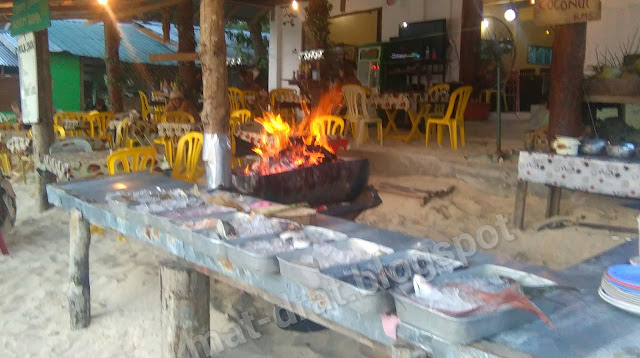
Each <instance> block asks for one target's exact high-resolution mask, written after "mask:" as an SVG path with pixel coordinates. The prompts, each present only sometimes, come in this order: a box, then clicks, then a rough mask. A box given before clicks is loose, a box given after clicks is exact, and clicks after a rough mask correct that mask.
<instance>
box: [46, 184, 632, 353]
mask: <svg viewBox="0 0 640 358" xmlns="http://www.w3.org/2000/svg"><path fill="white" fill-rule="evenodd" d="M156 186H159V187H165V188H167V187H175V188H183V189H189V188H191V187H192V186H193V185H192V184H190V183H186V182H180V181H176V180H173V179H170V178H167V177H164V176H160V175H153V174H149V173H136V174H128V175H116V176H109V177H102V178H98V179H93V180H83V181H76V182H68V183H59V184H53V185H49V186H47V194H48V197H49V201H50V202H51V203H52V204H53V205H55V206H58V207H60V208H63V209H65V210H69V211H71V212H72V215H71V220H70V223H69V226H70V233H71V235H70V241H71V247H70V251H71V255H70V280H71V282H70V283H71V289H70V290H69V294H70V303H71V304H72V305H71V306H70V313H71V320H72V322H73V321H74V320H77V319H79V318H82V317H78V316H76V315H74V313H75V312H77V311H78V308H82V309H83V310H84V312H90V305H91V302H90V285H89V282H90V281H89V245H90V234H89V224H90V223H91V224H95V225H99V226H101V227H106V228H111V229H114V230H116V231H119V232H121V233H123V234H124V235H126V236H127V237H132V238H137V239H139V240H142V241H144V242H147V243H150V244H152V245H154V246H157V247H159V248H161V249H163V250H166V251H167V252H169V253H171V254H173V255H175V256H177V257H178V258H182V259H184V260H186V261H188V262H189V263H191V264H192V265H194V267H196V268H197V269H198V270H199V271H201V272H204V273H206V274H208V275H210V276H211V277H214V278H216V279H218V280H220V281H223V282H225V283H228V284H229V285H232V286H235V287H237V288H240V289H242V290H245V291H246V292H249V293H251V294H255V295H259V296H260V297H262V298H264V299H266V300H268V301H270V302H272V303H274V304H276V305H281V306H283V307H287V308H289V307H291V309H292V310H293V311H294V312H295V313H297V314H300V315H301V316H302V317H306V318H308V319H311V320H313V321H315V322H317V323H319V324H321V325H323V326H325V327H327V328H330V329H332V330H335V331H337V332H339V333H342V334H345V335H347V336H349V337H350V338H352V339H354V340H356V341H357V342H360V343H362V344H364V345H367V346H370V347H373V348H376V349H380V350H387V351H388V350H391V351H392V355H393V357H394V358H400V357H409V356H410V355H409V354H410V353H409V350H413V349H418V350H419V351H423V352H422V353H423V354H426V352H428V353H430V354H431V355H432V356H435V357H508V358H516V357H531V356H538V357H600V356H607V357H608V356H618V355H620V356H625V355H626V354H625V352H634V351H637V350H639V349H640V342H639V341H638V339H637V337H640V324H639V323H640V319H638V317H636V316H632V315H630V314H627V313H624V312H623V311H620V310H618V309H616V308H614V307H612V306H610V305H608V304H607V303H605V302H604V301H602V300H601V299H600V298H599V297H598V295H597V292H596V290H597V287H598V285H599V283H600V277H601V275H602V272H603V270H604V269H605V268H606V267H608V266H609V265H612V264H616V263H624V262H626V261H628V259H629V258H630V256H632V255H634V254H635V253H637V247H636V246H635V245H637V243H635V242H629V243H626V244H623V245H622V246H620V247H618V248H616V249H613V250H611V251H610V252H607V253H605V254H603V255H601V256H599V257H597V258H594V259H591V260H588V261H586V262H585V263H583V264H580V265H578V266H576V267H572V268H569V269H567V270H564V271H551V270H548V269H545V268H542V267H535V266H530V265H526V264H522V263H518V262H514V261H510V260H506V259H501V258H497V257H494V256H493V255H489V254H484V253H481V252H477V253H475V254H473V255H472V256H469V257H468V258H467V259H468V262H469V263H470V265H480V264H487V263H493V264H499V265H502V266H508V267H511V268H514V269H518V270H522V271H526V272H530V273H533V274H537V275H540V276H544V277H546V278H548V279H552V280H554V281H556V282H558V283H559V284H565V285H571V286H574V287H577V288H580V289H581V290H582V292H581V293H579V294H576V293H566V294H565V293H560V294H559V295H558V296H554V301H556V302H557V303H558V304H559V305H560V308H559V309H557V310H556V311H555V313H553V314H552V315H551V319H552V320H553V322H554V325H555V326H556V327H557V331H553V330H550V329H549V328H548V327H547V326H546V325H545V324H544V323H543V322H541V321H534V322H532V323H530V324H527V325H524V326H521V327H518V328H515V329H512V330H509V331H505V332H503V333H500V334H498V335H496V336H494V337H490V338H489V339H486V340H482V341H479V342H475V343H473V344H470V345H462V346H461V345H455V344H449V343H447V342H444V341H442V340H440V339H438V338H437V337H434V336H432V335H429V334H426V333H425V332H422V331H419V330H417V329H415V328H412V327H411V326H408V325H406V324H402V323H401V324H400V325H399V326H398V328H397V340H395V341H394V340H392V339H391V338H389V337H388V336H386V335H385V333H384V332H383V329H382V325H381V319H380V316H378V315H368V314H360V313H357V312H355V311H354V310H353V309H350V308H349V307H347V306H341V305H338V304H336V305H332V306H331V309H326V310H318V304H317V302H316V301H314V298H313V297H311V296H310V292H309V290H308V289H306V288H305V287H302V286H301V285H298V284H296V283H294V282H290V281H288V280H286V279H284V278H283V277H282V276H279V275H272V276H262V275H257V274H255V273H253V272H248V271H246V270H243V269H239V268H235V267H233V266H232V265H230V264H229V262H228V261H226V262H220V261H218V260H216V259H215V258H212V257H209V256H208V255H207V253H206V252H202V251H199V250H198V248H197V247H196V246H194V244H193V242H192V241H191V240H190V239H187V238H181V237H170V235H168V233H166V232H163V231H162V230H161V229H158V228H153V227H144V226H141V225H138V224H135V223H133V222H131V221H129V220H127V218H123V217H119V216H117V215H115V214H114V213H113V212H112V211H111V210H110V209H109V207H108V205H107V204H106V202H105V195H106V193H108V192H112V191H114V190H117V189H118V188H125V187H126V190H134V191H135V190H140V189H144V188H153V187H156ZM256 200H257V199H256ZM316 225H318V226H322V227H326V228H330V229H333V230H336V231H340V232H343V233H345V234H347V235H348V236H350V237H359V238H362V239H365V240H368V241H372V242H376V243H380V244H383V245H385V246H388V247H391V248H393V249H394V250H396V251H400V250H405V249H418V250H425V251H426V250H432V249H433V248H434V245H435V244H436V243H435V242H434V241H431V240H428V239H423V238H417V237H412V236H408V235H404V234H400V233H396V232H391V231H386V230H381V229H376V228H372V227H369V226H366V225H361V224H357V223H354V222H351V221H346V220H341V219H337V218H333V217H327V216H323V215H319V217H318V220H317V223H316ZM71 272H73V275H71ZM72 297H73V298H74V299H73V300H72V299H71V298H72ZM79 306H80V307H79ZM89 314H90V313H89ZM86 318H87V317H85V319H86ZM87 325H88V322H87ZM627 354H629V353H627ZM411 356H412V357H413V355H411Z"/></svg>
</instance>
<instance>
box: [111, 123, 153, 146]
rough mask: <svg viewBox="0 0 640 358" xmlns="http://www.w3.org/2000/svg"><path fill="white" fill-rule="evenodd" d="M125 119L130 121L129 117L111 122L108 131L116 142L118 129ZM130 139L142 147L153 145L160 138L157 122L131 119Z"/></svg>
mask: <svg viewBox="0 0 640 358" xmlns="http://www.w3.org/2000/svg"><path fill="white" fill-rule="evenodd" d="M125 119H129V117H124V118H121V119H113V120H111V121H109V124H108V126H107V129H108V130H109V132H110V133H111V135H112V136H113V138H114V140H115V138H116V132H117V129H118V127H119V126H120V125H121V124H122V122H123V121H124V120H125ZM128 135H129V138H131V139H136V140H137V141H138V143H140V144H141V145H145V146H146V145H151V143H153V140H154V139H155V138H156V137H157V136H158V126H157V123H156V122H155V121H146V120H142V119H131V124H130V125H129V133H128Z"/></svg>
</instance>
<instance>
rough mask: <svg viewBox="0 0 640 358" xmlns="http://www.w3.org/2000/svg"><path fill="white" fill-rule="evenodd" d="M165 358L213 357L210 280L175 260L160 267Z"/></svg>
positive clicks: (163, 354) (163, 352) (163, 353)
mask: <svg viewBox="0 0 640 358" xmlns="http://www.w3.org/2000/svg"><path fill="white" fill-rule="evenodd" d="M160 290H161V293H160V294H161V297H160V300H161V312H162V313H161V320H162V353H161V354H162V357H164V358H182V357H194V358H195V357H210V356H211V348H210V347H211V346H210V342H209V334H208V333H209V330H210V327H209V277H208V276H206V275H203V274H201V273H200V272H197V271H195V270H194V269H192V268H191V267H190V266H189V265H188V264H186V263H182V262H178V261H175V260H171V261H163V262H161V263H160Z"/></svg>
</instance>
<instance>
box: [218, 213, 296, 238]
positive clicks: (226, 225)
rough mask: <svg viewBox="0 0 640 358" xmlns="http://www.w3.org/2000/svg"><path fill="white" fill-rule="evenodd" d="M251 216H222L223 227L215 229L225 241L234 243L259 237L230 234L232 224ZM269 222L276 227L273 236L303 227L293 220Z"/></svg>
mask: <svg viewBox="0 0 640 358" xmlns="http://www.w3.org/2000/svg"><path fill="white" fill-rule="evenodd" d="M249 216H250V215H249V214H245V213H241V212H235V213H233V214H228V215H220V216H219V218H220V219H221V224H222V225H218V227H217V228H216V229H215V230H216V232H217V234H218V235H219V236H220V237H221V238H222V239H223V240H227V241H233V240H238V239H242V238H248V237H255V236H259V235H248V236H244V237H242V236H232V235H231V233H230V232H229V229H230V227H231V224H230V222H231V221H233V220H235V219H238V218H243V219H245V218H249ZM267 220H268V221H270V222H272V223H274V226H275V227H276V231H275V232H274V233H273V234H279V233H281V232H284V231H287V230H291V229H301V228H302V226H301V225H300V224H298V223H296V222H294V221H291V220H285V219H278V218H267ZM262 235H269V234H262Z"/></svg>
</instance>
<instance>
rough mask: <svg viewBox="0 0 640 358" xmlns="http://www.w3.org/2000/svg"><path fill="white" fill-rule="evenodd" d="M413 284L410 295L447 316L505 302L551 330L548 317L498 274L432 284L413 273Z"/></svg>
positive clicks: (480, 310)
mask: <svg viewBox="0 0 640 358" xmlns="http://www.w3.org/2000/svg"><path fill="white" fill-rule="evenodd" d="M413 287H414V292H415V293H414V294H412V295H410V297H412V298H413V299H414V300H415V301H417V302H418V303H420V304H424V305H426V306H428V307H430V308H432V309H434V310H437V311H439V312H442V313H444V314H446V315H449V316H454V317H464V316H470V315H474V314H478V313H484V312H488V311H494V310H498V309H500V308H501V307H503V306H504V305H508V306H511V307H513V308H516V309H520V310H524V311H528V312H531V313H533V314H535V315H537V316H538V317H539V318H540V319H541V320H542V321H543V322H545V323H546V324H547V325H549V327H551V328H553V329H555V327H554V325H553V323H552V322H551V320H550V319H549V317H548V316H547V315H546V314H545V313H544V312H542V311H541V310H540V309H539V308H538V307H537V306H536V305H535V304H534V303H533V302H531V301H530V300H529V299H528V298H527V296H525V294H524V293H523V292H522V290H521V288H520V284H519V283H518V282H516V281H513V280H511V279H506V278H503V277H500V276H498V275H490V276H486V277H482V278H471V279H461V280H451V281H446V282H444V283H443V284H441V285H432V284H430V283H429V282H428V281H427V280H426V279H425V278H424V277H422V276H419V275H416V276H414V278H413Z"/></svg>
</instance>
